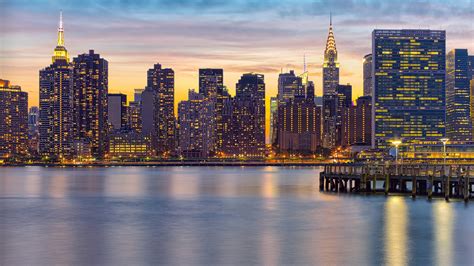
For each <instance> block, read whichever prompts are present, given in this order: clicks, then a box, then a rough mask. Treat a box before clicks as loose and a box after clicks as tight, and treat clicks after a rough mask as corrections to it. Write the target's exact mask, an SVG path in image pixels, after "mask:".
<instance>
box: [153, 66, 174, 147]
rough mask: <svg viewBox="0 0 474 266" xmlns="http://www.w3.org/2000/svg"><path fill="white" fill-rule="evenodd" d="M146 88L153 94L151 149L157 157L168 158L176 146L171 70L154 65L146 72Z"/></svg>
mask: <svg viewBox="0 0 474 266" xmlns="http://www.w3.org/2000/svg"><path fill="white" fill-rule="evenodd" d="M147 88H148V89H151V90H152V91H153V92H154V94H155V95H154V104H153V107H154V108H153V112H154V115H153V122H154V133H153V134H152V136H153V139H152V142H153V147H154V148H155V150H156V151H157V155H160V156H169V155H170V154H174V153H175V145H176V133H175V131H176V129H175V117H174V71H173V69H171V68H162V67H161V65H160V64H155V65H154V66H153V68H151V69H149V70H148V72H147Z"/></svg>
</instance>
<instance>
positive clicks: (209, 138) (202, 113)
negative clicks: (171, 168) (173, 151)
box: [178, 90, 215, 158]
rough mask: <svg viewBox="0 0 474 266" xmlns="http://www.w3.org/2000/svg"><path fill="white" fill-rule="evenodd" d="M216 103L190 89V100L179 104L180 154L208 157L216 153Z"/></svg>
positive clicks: (190, 156)
mask: <svg viewBox="0 0 474 266" xmlns="http://www.w3.org/2000/svg"><path fill="white" fill-rule="evenodd" d="M214 108H215V103H214V101H212V100H211V99H209V98H207V97H205V96H204V95H203V94H201V93H196V92H195V91H194V90H189V92H188V100H187V101H181V102H180V103H179V104H178V125H179V141H178V143H179V145H178V146H179V148H178V151H179V154H180V155H181V156H183V157H186V158H207V157H210V156H212V155H213V153H214V144H215V139H214V138H215V127H214V125H215V110H214Z"/></svg>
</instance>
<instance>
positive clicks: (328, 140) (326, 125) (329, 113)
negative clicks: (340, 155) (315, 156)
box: [322, 94, 337, 148]
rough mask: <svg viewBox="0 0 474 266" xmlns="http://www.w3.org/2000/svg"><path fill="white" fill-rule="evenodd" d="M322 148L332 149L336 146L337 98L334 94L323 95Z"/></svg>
mask: <svg viewBox="0 0 474 266" xmlns="http://www.w3.org/2000/svg"><path fill="white" fill-rule="evenodd" d="M322 107H323V109H322V113H323V114H322V116H323V136H322V139H323V147H325V148H334V147H335V146H336V140H337V131H336V119H337V96H336V95H335V94H326V95H323V105H322Z"/></svg>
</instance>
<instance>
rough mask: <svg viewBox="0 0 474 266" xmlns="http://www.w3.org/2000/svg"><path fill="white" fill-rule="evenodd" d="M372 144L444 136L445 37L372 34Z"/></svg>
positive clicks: (415, 32) (382, 145) (433, 33)
mask: <svg viewBox="0 0 474 266" xmlns="http://www.w3.org/2000/svg"><path fill="white" fill-rule="evenodd" d="M372 56H373V64H374V66H373V70H374V71H373V73H372V80H373V81H372V82H373V84H374V95H373V99H372V104H373V114H372V117H373V120H374V121H373V129H372V131H373V136H374V141H373V143H372V144H373V146H374V147H377V148H388V147H390V145H391V141H393V140H394V139H401V140H402V141H403V142H413V141H417V140H432V141H433V140H436V141H438V140H439V139H440V138H442V137H444V136H445V114H446V112H445V106H446V105H445V103H446V102H445V85H446V84H445V75H446V69H445V65H446V33H445V31H436V30H374V31H373V33H372Z"/></svg>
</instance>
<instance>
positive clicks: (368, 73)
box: [362, 54, 372, 96]
mask: <svg viewBox="0 0 474 266" xmlns="http://www.w3.org/2000/svg"><path fill="white" fill-rule="evenodd" d="M362 65H363V72H364V73H363V75H364V96H371V95H372V54H368V55H365V56H364V61H363V62H362Z"/></svg>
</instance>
